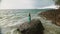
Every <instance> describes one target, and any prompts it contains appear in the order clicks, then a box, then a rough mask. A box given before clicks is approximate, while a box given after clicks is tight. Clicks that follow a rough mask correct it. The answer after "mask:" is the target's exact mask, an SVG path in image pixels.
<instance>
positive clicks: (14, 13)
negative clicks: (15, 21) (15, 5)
mask: <svg viewBox="0 0 60 34" xmlns="http://www.w3.org/2000/svg"><path fill="white" fill-rule="evenodd" d="M45 10H46V9H7V10H0V18H4V17H7V18H10V17H16V18H23V17H28V16H29V13H30V14H31V16H32V17H33V16H35V15H36V14H37V13H39V12H43V11H45ZM9 16H10V17H9Z"/></svg>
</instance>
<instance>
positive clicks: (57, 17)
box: [39, 9, 60, 26]
mask: <svg viewBox="0 0 60 34" xmlns="http://www.w3.org/2000/svg"><path fill="white" fill-rule="evenodd" d="M39 15H41V16H43V17H45V18H46V19H47V20H51V21H52V23H54V24H55V25H57V26H60V9H52V10H48V11H45V12H42V13H40V14H39Z"/></svg>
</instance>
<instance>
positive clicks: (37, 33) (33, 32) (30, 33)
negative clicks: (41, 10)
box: [19, 19, 44, 34]
mask: <svg viewBox="0 0 60 34" xmlns="http://www.w3.org/2000/svg"><path fill="white" fill-rule="evenodd" d="M23 25H24V24H23ZM26 25H27V24H26V23H25V27H24V26H22V28H23V27H24V28H23V30H22V31H21V33H22V34H43V33H44V32H43V31H44V27H43V25H42V23H41V21H40V20H35V19H34V20H32V21H31V23H28V25H29V26H30V27H29V28H26ZM20 28H21V27H20ZM20 28H19V29H20Z"/></svg>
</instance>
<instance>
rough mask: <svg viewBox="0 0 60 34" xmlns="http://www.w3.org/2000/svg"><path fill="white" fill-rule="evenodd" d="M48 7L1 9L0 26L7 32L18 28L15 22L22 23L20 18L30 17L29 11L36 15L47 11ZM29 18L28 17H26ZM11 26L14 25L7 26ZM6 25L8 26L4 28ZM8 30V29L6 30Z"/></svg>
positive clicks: (32, 15)
mask: <svg viewBox="0 0 60 34" xmlns="http://www.w3.org/2000/svg"><path fill="white" fill-rule="evenodd" d="M46 10H47V9H6V10H0V27H1V28H2V33H3V32H4V31H5V32H4V33H3V34H5V33H6V32H9V31H10V30H12V29H16V28H15V27H16V26H15V27H14V26H13V24H18V22H19V23H21V22H20V20H23V18H25V17H28V16H29V13H30V14H31V18H32V17H36V16H37V15H38V13H40V12H43V11H46ZM25 20H27V19H25ZM9 26H13V27H11V28H7V27H9ZM4 27H6V28H4ZM6 30H7V31H6Z"/></svg>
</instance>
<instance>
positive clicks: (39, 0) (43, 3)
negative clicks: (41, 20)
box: [0, 0, 55, 9]
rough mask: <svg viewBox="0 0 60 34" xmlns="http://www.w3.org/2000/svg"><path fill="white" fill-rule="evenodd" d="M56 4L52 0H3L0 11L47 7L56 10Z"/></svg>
mask: <svg viewBox="0 0 60 34" xmlns="http://www.w3.org/2000/svg"><path fill="white" fill-rule="evenodd" d="M54 4H55V3H54V2H53V1H52V0H1V2H0V9H39V8H43V7H45V8H46V7H47V6H50V7H51V8H54ZM52 6H53V7H52Z"/></svg>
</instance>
